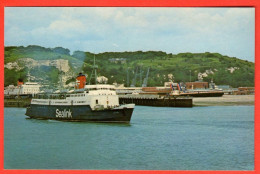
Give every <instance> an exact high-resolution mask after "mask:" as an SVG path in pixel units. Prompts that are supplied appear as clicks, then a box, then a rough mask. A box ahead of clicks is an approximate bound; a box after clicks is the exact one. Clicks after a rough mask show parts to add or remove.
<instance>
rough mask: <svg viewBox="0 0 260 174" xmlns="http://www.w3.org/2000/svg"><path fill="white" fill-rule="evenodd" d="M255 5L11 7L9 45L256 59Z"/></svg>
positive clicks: (7, 15)
mask: <svg viewBox="0 0 260 174" xmlns="http://www.w3.org/2000/svg"><path fill="white" fill-rule="evenodd" d="M254 13H255V11H254V8H177V7H175V8H173V7H156V8H155V7H153V8H141V7H138V8H126V7H121V8H116V7H6V8H5V45H30V44H32V43H33V44H38V45H42V46H46V47H51V46H66V47H67V48H69V49H71V50H83V51H92V52H96V53H97V52H104V51H134V50H144V51H145V50H162V51H166V52H172V53H179V52H205V51H209V52H219V53H221V54H225V55H229V56H236V57H239V58H244V59H250V60H251V61H253V59H254V20H255V19H254Z"/></svg>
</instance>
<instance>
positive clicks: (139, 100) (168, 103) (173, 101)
mask: <svg viewBox="0 0 260 174" xmlns="http://www.w3.org/2000/svg"><path fill="white" fill-rule="evenodd" d="M119 103H120V104H128V103H134V104H136V105H142V106H160V107H192V98H187V97H183V98H173V97H172V98H169V97H159V96H158V95H123V96H119Z"/></svg>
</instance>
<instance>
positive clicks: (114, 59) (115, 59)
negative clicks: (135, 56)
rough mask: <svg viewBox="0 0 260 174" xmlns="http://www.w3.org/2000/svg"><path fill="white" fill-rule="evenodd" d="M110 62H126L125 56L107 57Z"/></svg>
mask: <svg viewBox="0 0 260 174" xmlns="http://www.w3.org/2000/svg"><path fill="white" fill-rule="evenodd" d="M108 60H109V61H110V62H112V63H119V62H120V63H121V64H124V63H126V58H110V59H108Z"/></svg>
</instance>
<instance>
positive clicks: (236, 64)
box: [83, 51, 254, 87]
mask: <svg viewBox="0 0 260 174" xmlns="http://www.w3.org/2000/svg"><path fill="white" fill-rule="evenodd" d="M86 54H87V58H86V60H85V63H86V64H85V66H84V67H83V70H84V72H86V73H87V74H90V64H92V62H93V55H91V53H86ZM95 57H96V62H97V64H98V65H99V75H100V76H106V77H107V78H108V79H109V80H108V82H109V83H113V82H117V83H125V84H127V69H128V73H129V81H130V82H129V84H131V81H132V79H133V78H134V73H136V72H137V77H136V85H137V86H140V80H139V79H140V72H141V78H142V79H143V78H144V77H145V76H146V72H147V69H148V67H150V71H149V80H148V86H162V85H163V83H164V82H166V81H169V80H174V81H175V82H188V81H190V80H191V81H197V80H198V79H199V78H201V79H203V81H208V82H210V81H211V79H213V80H214V82H215V83H216V84H218V85H231V86H232V87H239V86H254V63H252V62H248V61H245V60H240V59H237V58H234V57H228V56H223V55H221V54H218V53H209V52H206V53H180V54H177V55H174V54H167V53H165V52H160V51H148V52H142V51H136V52H114V53H111V52H107V53H101V54H97V55H96V56H95ZM111 58H124V59H119V61H113V60H116V59H112V60H111ZM120 60H123V61H120Z"/></svg>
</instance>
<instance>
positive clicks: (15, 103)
mask: <svg viewBox="0 0 260 174" xmlns="http://www.w3.org/2000/svg"><path fill="white" fill-rule="evenodd" d="M30 102H31V98H16V99H14V98H13V99H12V98H8V99H6V98H5V99H4V107H23V108H25V107H27V106H29V105H30Z"/></svg>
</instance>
